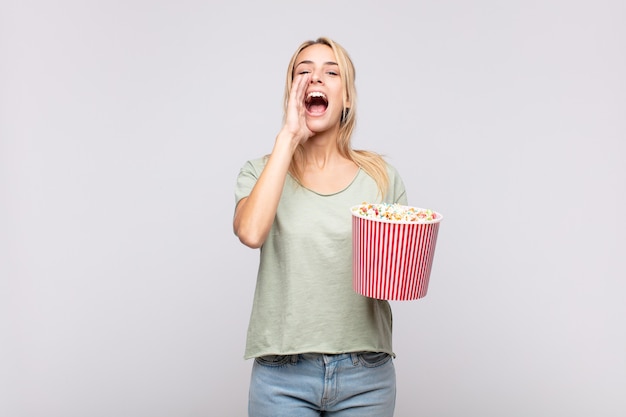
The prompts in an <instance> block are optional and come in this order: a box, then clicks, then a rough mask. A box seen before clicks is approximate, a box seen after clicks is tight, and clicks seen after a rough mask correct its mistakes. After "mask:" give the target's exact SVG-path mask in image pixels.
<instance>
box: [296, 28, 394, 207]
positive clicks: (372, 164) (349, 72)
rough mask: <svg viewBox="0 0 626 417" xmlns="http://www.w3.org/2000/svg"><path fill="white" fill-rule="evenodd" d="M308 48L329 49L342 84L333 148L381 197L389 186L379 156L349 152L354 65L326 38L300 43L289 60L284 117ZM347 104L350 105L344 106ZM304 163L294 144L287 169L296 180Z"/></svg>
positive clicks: (302, 153) (353, 121)
mask: <svg viewBox="0 0 626 417" xmlns="http://www.w3.org/2000/svg"><path fill="white" fill-rule="evenodd" d="M311 45H326V46H328V47H330V48H331V49H332V50H333V53H334V54H335V59H336V60H337V64H338V65H339V75H340V77H341V82H342V85H343V112H342V117H341V125H340V127H339V138H338V140H337V147H338V150H339V153H340V154H341V155H342V156H344V157H345V158H347V159H349V160H351V161H352V162H354V163H355V164H356V165H357V166H358V167H360V168H361V169H363V170H364V171H365V172H366V173H367V174H368V175H369V176H371V177H372V178H373V179H374V181H375V182H376V185H377V186H378V191H379V193H380V195H381V197H382V198H384V197H385V194H386V192H387V188H388V186H389V176H388V174H387V164H386V163H385V161H384V159H383V158H382V156H381V155H379V154H377V153H375V152H370V151H365V150H356V149H352V144H351V139H352V133H353V132H354V128H355V126H356V86H355V83H354V80H355V70H354V64H353V63H352V60H351V59H350V56H349V55H348V52H347V51H346V50H345V49H344V48H343V47H342V46H341V45H339V44H338V43H337V42H335V41H333V40H332V39H329V38H326V37H320V38H317V39H316V40H308V41H305V42H303V43H302V44H301V45H300V46H299V47H298V49H296V52H295V53H294V54H293V56H292V57H291V61H289V67H288V70H287V80H286V84H285V97H284V112H285V117H286V115H287V104H288V102H289V94H290V92H291V87H292V84H293V77H294V70H295V65H296V59H297V57H298V54H299V53H300V52H302V51H303V50H304V49H306V48H308V47H309V46H311ZM348 103H350V105H349V106H348ZM304 160H305V151H304V147H303V146H302V145H298V148H297V149H296V152H295V153H294V156H293V158H292V160H291V164H290V166H289V173H290V174H291V175H292V176H293V177H294V178H295V179H296V180H297V181H298V182H301V179H302V166H303V163H304Z"/></svg>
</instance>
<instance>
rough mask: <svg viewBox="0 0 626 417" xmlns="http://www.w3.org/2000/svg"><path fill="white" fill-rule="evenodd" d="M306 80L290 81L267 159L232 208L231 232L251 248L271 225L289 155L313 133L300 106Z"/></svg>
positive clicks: (260, 241)
mask: <svg viewBox="0 0 626 417" xmlns="http://www.w3.org/2000/svg"><path fill="white" fill-rule="evenodd" d="M309 79H310V76H309V75H308V74H306V75H300V76H298V77H297V78H296V79H294V83H293V86H292V89H291V93H290V96H289V103H288V105H287V117H286V118H285V124H284V125H283V127H282V129H281V130H280V132H279V133H278V136H277V137H276V140H275V142H274V148H273V149H272V153H271V154H270V157H269V160H268V161H267V164H266V166H265V168H264V169H263V172H261V175H260V176H259V179H258V181H257V182H256V184H255V186H254V187H253V188H252V191H251V192H250V195H249V196H248V197H246V198H243V199H241V200H240V201H239V203H238V204H237V207H236V209H235V217H234V221H233V228H234V232H235V234H236V235H237V237H239V240H240V241H241V242H242V243H243V244H244V245H246V246H249V247H251V248H260V247H261V246H262V245H263V243H264V242H265V239H266V238H267V235H268V233H269V231H270V229H271V227H272V224H273V223H274V217H275V216H276V210H277V208H278V202H279V201H280V196H281V194H282V191H283V186H284V185H285V179H286V177H287V172H288V171H289V165H290V163H291V159H292V157H293V153H294V152H295V150H296V148H297V147H298V145H299V144H300V143H304V142H306V141H307V139H309V138H310V137H311V136H312V134H313V133H312V132H311V131H310V130H309V129H308V128H307V126H306V109H305V107H304V94H305V91H306V88H307V85H308V83H309Z"/></svg>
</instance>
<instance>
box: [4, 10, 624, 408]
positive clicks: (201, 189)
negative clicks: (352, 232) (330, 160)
mask: <svg viewBox="0 0 626 417" xmlns="http://www.w3.org/2000/svg"><path fill="white" fill-rule="evenodd" d="M625 4H626V3H624V2H623V1H617V0H616V1H607V0H595V1H577V0H570V1H565V0H562V1H558V0H543V1H529V0H525V1H520V0H513V1H495V0H492V1H487V0H478V1H461V0H451V1H419V2H414V1H406V2H401V1H384V2H383V1H359V2H357V1H355V2H330V1H316V2H299V1H271V2H256V1H249V2H242V1H232V0H231V1H224V2H214V1H185V0H183V1H176V2H174V1H163V0H157V1H147V0H146V1H141V0H124V1H121V0H120V1H78V0H76V1H70V0H63V1H58V2H46V1H36V0H30V1H29V0H25V1H17V0H15V1H6V0H4V1H2V3H1V4H0V274H1V275H0V415H1V416H6V417H84V416H90V417H112V416H115V417H174V416H176V417H196V416H244V415H246V409H247V389H248V378H249V372H250V366H251V362H250V361H244V360H243V349H244V343H245V333H246V328H247V324H248V317H249V314H250V308H251V301H252V293H253V291H254V282H255V274H256V266H257V261H258V252H257V251H255V250H252V249H249V248H247V247H245V246H243V245H242V244H240V243H239V241H238V240H237V238H236V237H235V236H234V235H233V233H232V223H231V220H232V213H233V209H234V194H233V190H234V185H235V179H236V176H237V173H238V171H239V168H240V167H241V166H242V165H243V163H244V162H245V161H246V160H247V159H251V158H254V157H257V156H261V155H263V154H265V153H268V152H270V151H271V147H272V145H273V141H274V138H275V135H276V133H277V132H278V129H279V128H280V123H281V118H282V95H283V83H284V77H285V70H286V67H287V64H288V60H289V58H290V57H291V54H292V53H293V51H294V50H295V48H296V47H297V46H298V45H299V44H300V43H301V42H302V41H304V40H306V39H310V38H315V37H317V36H322V35H324V36H330V37H332V38H334V39H335V40H337V41H338V42H339V43H341V44H342V45H343V46H345V47H346V49H347V50H348V51H349V53H350V54H351V56H352V58H353V60H354V62H355V65H356V68H357V80H356V81H357V88H358V92H359V101H358V105H359V110H358V116H357V117H358V122H357V123H358V127H357V131H356V134H355V137H354V146H355V147H356V148H365V149H370V150H375V151H378V152H381V153H383V154H384V155H386V157H387V159H388V160H389V162H391V163H392V164H394V165H395V166H396V167H397V168H398V170H399V171H400V173H401V175H402V176H403V178H404V180H405V183H406V186H407V190H408V196H409V203H410V204H412V205H417V206H420V207H428V208H432V209H435V210H437V211H439V212H441V213H442V214H443V215H444V216H445V218H444V220H443V222H442V224H441V229H440V234H439V240H438V244H437V251H436V255H435V262H434V266H433V271H432V275H431V281H430V287H429V292H428V295H427V296H426V297H425V298H423V299H421V300H416V301H409V302H393V303H392V308H393V309H394V332H395V333H394V334H395V335H394V347H395V350H396V353H397V359H396V369H397V375H398V397H397V408H396V416H397V417H411V416H431V417H439V416H441V417H448V416H476V417H500V416H508V417H518V416H519V417H535V416H537V417H540V416H568V417H589V416H594V417H618V416H619V417H621V416H624V415H626V395H624V393H626V353H625V352H626V323H625V318H626V302H625V295H624V294H625V293H626V280H625V278H626V261H625V259H626V256H624V249H625V247H626V245H625V244H626V239H625V236H626V222H625V221H624V218H625V216H624V213H626V203H625V201H626V168H625V167H626V163H625V162H624V161H625V160H626V158H625V151H626V99H625V97H626V77H625V76H624V74H626V53H625V51H626V26H625V25H624V18H625V17H626V5H625Z"/></svg>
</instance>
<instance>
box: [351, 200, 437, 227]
mask: <svg viewBox="0 0 626 417" xmlns="http://www.w3.org/2000/svg"><path fill="white" fill-rule="evenodd" d="M352 211H353V212H354V214H356V215H358V216H361V217H364V218H366V219H374V220H384V221H393V222H416V223H429V222H433V221H437V220H439V218H440V215H438V214H437V213H436V212H434V211H432V210H430V209H423V208H417V207H410V206H403V205H401V204H396V203H393V204H391V203H379V204H370V203H365V202H364V203H361V205H359V206H354V207H353V208H352Z"/></svg>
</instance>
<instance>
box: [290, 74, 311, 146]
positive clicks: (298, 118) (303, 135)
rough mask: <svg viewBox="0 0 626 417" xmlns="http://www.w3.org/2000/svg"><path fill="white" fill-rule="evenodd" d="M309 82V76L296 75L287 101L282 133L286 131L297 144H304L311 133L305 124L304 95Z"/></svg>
mask: <svg viewBox="0 0 626 417" xmlns="http://www.w3.org/2000/svg"><path fill="white" fill-rule="evenodd" d="M310 80H311V74H308V73H307V74H298V75H296V77H295V78H294V80H293V83H292V85H291V92H290V93H289V101H288V102H287V114H286V117H285V124H284V126H283V131H287V132H288V133H289V134H290V135H292V137H293V138H294V139H295V140H297V141H298V144H302V143H304V142H306V141H307V140H308V139H309V138H310V137H311V136H313V132H312V131H311V130H310V129H309V128H308V127H307V124H306V105H305V94H306V90H307V86H308V85H309V82H310Z"/></svg>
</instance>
